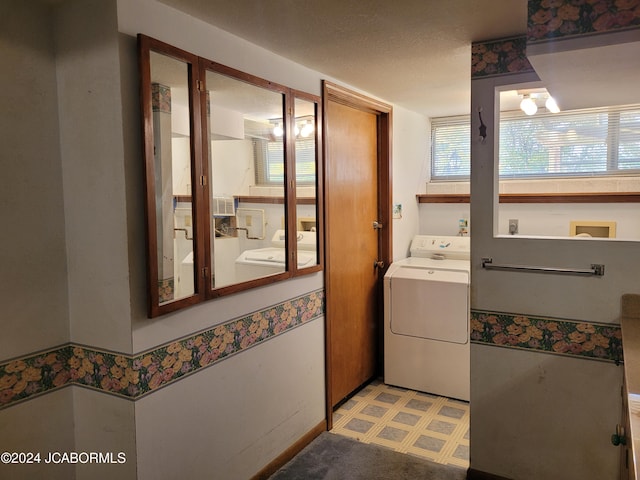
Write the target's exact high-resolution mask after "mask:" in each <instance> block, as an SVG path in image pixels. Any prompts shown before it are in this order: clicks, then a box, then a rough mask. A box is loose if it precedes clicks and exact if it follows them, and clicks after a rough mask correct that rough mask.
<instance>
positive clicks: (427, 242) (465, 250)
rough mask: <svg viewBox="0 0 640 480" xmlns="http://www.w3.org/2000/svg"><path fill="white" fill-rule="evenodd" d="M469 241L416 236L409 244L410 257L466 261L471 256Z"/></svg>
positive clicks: (457, 238)
mask: <svg viewBox="0 0 640 480" xmlns="http://www.w3.org/2000/svg"><path fill="white" fill-rule="evenodd" d="M470 240H471V239H470V237H447V236H432V235H416V236H415V237H413V241H412V242H411V256H412V257H424V258H433V259H439V260H446V259H457V260H468V259H469V258H470V256H471V241H470Z"/></svg>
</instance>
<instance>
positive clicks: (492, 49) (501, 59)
mask: <svg viewBox="0 0 640 480" xmlns="http://www.w3.org/2000/svg"><path fill="white" fill-rule="evenodd" d="M533 71H534V70H533V67H532V66H531V63H529V59H528V58H527V38H526V37H525V36H521V37H512V38H504V39H499V40H491V41H488V42H474V43H472V44H471V78H472V79H473V78H484V77H491V76H496V75H508V74H514V73H526V72H533Z"/></svg>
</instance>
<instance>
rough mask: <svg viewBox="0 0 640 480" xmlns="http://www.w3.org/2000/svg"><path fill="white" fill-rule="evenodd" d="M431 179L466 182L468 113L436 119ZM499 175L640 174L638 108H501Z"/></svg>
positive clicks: (526, 176)
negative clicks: (532, 112) (547, 110)
mask: <svg viewBox="0 0 640 480" xmlns="http://www.w3.org/2000/svg"><path fill="white" fill-rule="evenodd" d="M431 130H432V156H431V172H432V173H431V178H432V180H453V179H456V180H468V179H469V172H470V170H469V165H470V163H469V150H470V129H469V117H466V120H464V121H463V120H462V119H461V117H449V118H439V119H434V120H433V122H432V127H431ZM499 148H500V150H499V158H500V178H550V177H555V178H557V177H578V176H601V175H613V174H620V173H639V174H640V107H638V106H632V107H615V108H604V109H589V110H577V111H571V112H561V113H556V114H551V113H539V114H536V115H534V116H527V115H524V114H520V113H515V112H503V113H502V114H501V119H500V146H499Z"/></svg>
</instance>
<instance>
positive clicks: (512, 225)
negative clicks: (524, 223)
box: [509, 218, 518, 235]
mask: <svg viewBox="0 0 640 480" xmlns="http://www.w3.org/2000/svg"><path fill="white" fill-rule="evenodd" d="M516 233H518V219H517V218H510V219H509V234H510V235H515V234H516Z"/></svg>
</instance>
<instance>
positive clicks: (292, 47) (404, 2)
mask: <svg viewBox="0 0 640 480" xmlns="http://www.w3.org/2000/svg"><path fill="white" fill-rule="evenodd" d="M160 1H161V2H162V3H165V4H167V5H170V6H172V7H174V8H176V9H178V10H181V11H183V12H185V13H188V14H190V15H192V16H194V17H197V18H200V19H201V20H203V21H205V22H208V23H210V24H212V25H215V26H217V27H219V28H221V29H223V30H226V31H228V32H230V33H233V34H234V35H237V36H239V37H242V38H244V39H246V40H248V41H250V42H251V43H254V44H257V45H260V46H261V47H263V48H266V49H267V50H270V51H272V52H274V53H276V54H279V55H281V56H283V57H286V58H289V59H291V60H293V61H295V62H297V63H300V64H302V65H305V66H307V67H309V68H311V69H313V70H316V71H319V72H321V73H323V74H325V75H327V76H330V77H333V78H335V79H337V80H339V81H341V82H344V83H346V84H348V85H351V86H353V87H355V88H358V89H361V90H364V91H366V92H369V93H370V94H372V95H374V96H377V97H379V98H381V99H383V100H385V101H387V102H391V103H394V104H397V105H400V106H403V107H405V108H407V109H410V110H414V111H416V112H419V113H422V114H424V115H427V116H429V117H438V116H444V115H458V114H463V113H469V109H470V107H469V105H470V90H471V75H470V71H471V42H474V41H482V40H491V39H497V38H503V37H509V36H514V35H523V34H524V33H525V32H526V23H527V0H396V1H390V0H318V1H315V2H313V1H304V0H235V1H229V0H160Z"/></svg>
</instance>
